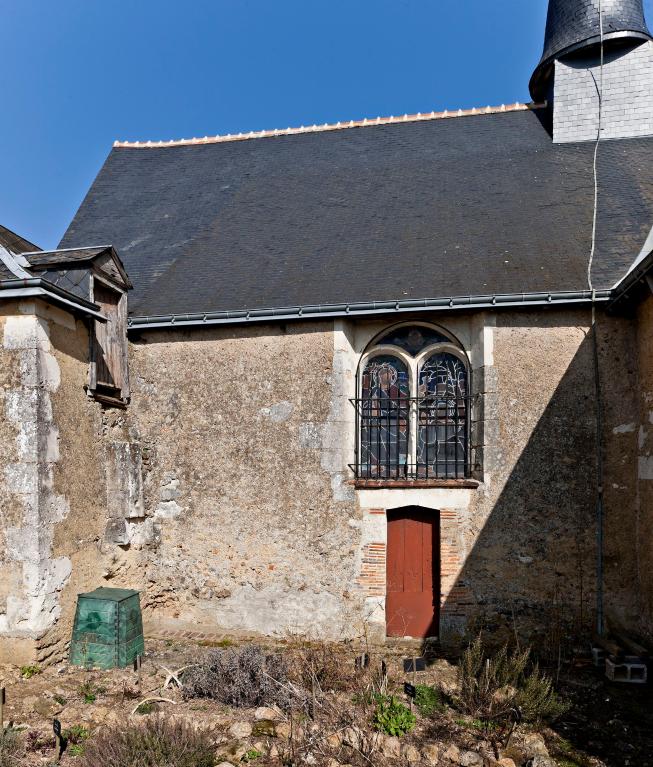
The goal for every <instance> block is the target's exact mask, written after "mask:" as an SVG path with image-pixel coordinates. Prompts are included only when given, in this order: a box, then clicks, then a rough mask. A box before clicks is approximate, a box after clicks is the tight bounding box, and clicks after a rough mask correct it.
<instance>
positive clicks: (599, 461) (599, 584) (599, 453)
mask: <svg viewBox="0 0 653 767" xmlns="http://www.w3.org/2000/svg"><path fill="white" fill-rule="evenodd" d="M599 37H600V50H601V61H600V68H599V84H598V87H597V94H598V129H597V133H596V143H595V145H594V161H593V175H594V213H593V216H592V245H591V249H590V257H589V261H588V264H587V284H588V287H589V289H590V291H591V293H592V322H591V328H590V333H591V336H592V351H593V362H594V393H595V399H596V479H597V494H596V630H597V633H598V634H599V635H602V634H603V633H604V630H605V617H604V604H603V602H604V591H603V537H604V536H603V533H604V530H603V527H604V507H603V406H602V398H601V378H600V369H599V345H598V338H597V324H596V291H595V290H594V286H593V284H592V266H593V264H594V256H595V254H596V230H597V222H598V208H599V181H598V156H599V146H600V143H601V130H602V127H603V126H602V124H603V66H604V54H605V52H604V36H603V3H602V0H599Z"/></svg>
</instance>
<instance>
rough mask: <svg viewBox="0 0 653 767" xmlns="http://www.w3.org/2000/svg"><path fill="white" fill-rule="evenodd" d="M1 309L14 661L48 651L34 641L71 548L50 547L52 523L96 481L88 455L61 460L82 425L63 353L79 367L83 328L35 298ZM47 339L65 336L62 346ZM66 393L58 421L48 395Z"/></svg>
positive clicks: (0, 427) (4, 615) (2, 491)
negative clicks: (67, 407)
mask: <svg viewBox="0 0 653 767" xmlns="http://www.w3.org/2000/svg"><path fill="white" fill-rule="evenodd" d="M2 309H3V314H2V316H1V317H0V325H1V327H0V332H1V338H2V343H1V348H0V358H1V359H0V376H1V379H0V396H1V400H2V401H1V403H0V432H1V440H0V441H1V442H2V448H0V450H1V451H2V454H1V461H0V464H1V468H2V473H1V474H0V508H1V509H2V512H1V513H2V525H1V535H2V545H1V546H0V562H1V565H2V569H3V572H4V573H5V574H6V575H7V576H8V577H5V578H2V579H1V582H2V587H1V589H2V591H1V593H0V635H3V636H5V637H8V638H10V639H11V641H10V642H9V641H7V642H3V643H1V645H0V654H1V655H2V656H3V657H10V658H11V659H12V660H15V659H17V658H28V657H29V658H32V657H33V656H34V653H35V652H36V649H37V647H39V646H40V647H41V648H42V650H43V653H44V654H45V655H47V653H48V650H47V649H46V645H47V642H45V643H43V642H41V640H42V638H43V637H44V635H45V634H46V633H47V631H48V630H49V629H50V628H51V627H52V626H54V625H57V623H58V621H59V618H60V617H61V614H62V604H65V603H66V602H67V600H66V599H65V598H63V599H62V591H63V590H64V589H66V587H67V585H68V584H69V583H70V580H71V573H72V571H73V558H72V550H71V548H74V547H70V546H68V547H62V546H60V545H59V544H58V533H59V530H60V527H59V526H60V525H62V524H63V523H64V522H65V520H66V519H67V518H68V517H69V515H70V512H71V503H70V500H71V498H72V497H74V495H75V491H78V493H79V495H80V497H81V498H82V499H83V500H81V501H80V504H81V507H82V508H83V509H84V510H86V509H87V508H88V495H87V493H88V486H87V484H86V482H87V478H89V477H90V478H91V479H94V478H96V477H97V476H98V472H101V471H102V467H101V464H100V463H99V462H97V460H96V466H95V467H94V468H93V470H92V471H90V467H91V464H92V462H93V459H92V458H91V457H89V460H88V461H87V462H86V464H80V462H79V461H77V460H75V458H76V457H77V456H76V455H73V456H72V458H73V460H71V461H69V460H67V459H68V458H69V457H70V456H68V454H67V452H66V446H67V445H71V444H75V443H76V442H77V440H79V439H80V437H81V435H82V433H83V430H84V427H85V418H84V414H83V408H84V404H85V403H84V400H85V395H84V391H83V388H82V386H83V380H82V381H81V382H80V383H81V385H80V386H79V387H76V386H75V381H74V380H73V377H72V376H71V375H70V368H71V361H72V360H73V359H75V358H76V359H77V360H78V366H79V368H80V369H81V370H84V369H85V365H86V364H87V348H88V336H87V334H86V330H85V328H84V326H83V325H80V324H79V323H76V321H75V319H74V318H73V317H72V316H71V315H70V314H68V313H67V312H64V311H61V310H58V309H55V308H52V307H50V306H48V305H46V304H44V303H41V302H38V301H34V302H22V303H20V304H19V303H5V304H3V307H2ZM53 336H56V337H58V338H62V339H63V338H65V346H66V347H67V348H66V350H65V351H63V352H62V351H60V350H59V349H58V348H57V346H56V341H55V340H54V338H53ZM75 389H77V390H76V391H75ZM71 396H72V397H74V399H75V402H74V405H73V407H72V411H71V412H70V413H69V417H68V419H66V418H65V417H61V414H60V413H59V409H58V402H59V401H60V400H61V399H62V398H67V397H71ZM80 447H82V449H83V448H84V447H85V446H84V445H83V444H82V445H80ZM62 450H63V453H62ZM75 452H76V451H75ZM89 472H90V473H89ZM62 473H63V475H64V476H65V481H60V479H59V478H60V476H61V474H62ZM100 484H101V483H100ZM80 511H81V509H80ZM83 520H84V514H83V513H81V514H79V515H76V518H75V523H74V524H75V525H76V526H78V525H80V523H81V524H83ZM59 623H60V621H59Z"/></svg>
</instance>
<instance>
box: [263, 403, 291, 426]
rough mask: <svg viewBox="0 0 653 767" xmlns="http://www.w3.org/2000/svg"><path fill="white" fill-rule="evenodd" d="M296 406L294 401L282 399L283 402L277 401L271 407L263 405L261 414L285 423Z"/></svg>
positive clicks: (276, 421) (274, 420)
mask: <svg viewBox="0 0 653 767" xmlns="http://www.w3.org/2000/svg"><path fill="white" fill-rule="evenodd" d="M294 408H295V406H294V405H293V403H292V402H288V401H287V400H282V401H281V402H277V403H276V404H274V405H272V406H271V407H262V408H261V410H260V413H261V415H264V416H266V417H267V418H269V419H270V420H271V421H273V422H274V423H283V422H284V421H287V420H288V419H289V418H290V416H291V414H292V411H293V410H294Z"/></svg>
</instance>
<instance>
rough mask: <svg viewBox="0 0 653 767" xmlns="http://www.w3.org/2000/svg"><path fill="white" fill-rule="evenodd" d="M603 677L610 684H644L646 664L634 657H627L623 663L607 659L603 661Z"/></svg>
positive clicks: (646, 673)
mask: <svg viewBox="0 0 653 767" xmlns="http://www.w3.org/2000/svg"><path fill="white" fill-rule="evenodd" d="M605 675H606V676H607V678H608V679H609V680H610V681H611V682H625V683H627V684H646V682H647V678H648V669H647V666H646V663H644V661H643V660H642V659H641V658H639V657H637V656H636V655H627V656H626V657H625V658H624V660H623V661H620V660H617V659H616V658H614V657H609V658H606V661H605Z"/></svg>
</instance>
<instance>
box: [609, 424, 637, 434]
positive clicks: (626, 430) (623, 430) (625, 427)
mask: <svg viewBox="0 0 653 767" xmlns="http://www.w3.org/2000/svg"><path fill="white" fill-rule="evenodd" d="M636 428H637V425H636V424H634V423H622V424H621V425H620V426H615V427H614V429H613V430H612V433H613V434H630V433H631V432H634V431H635V429H636Z"/></svg>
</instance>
